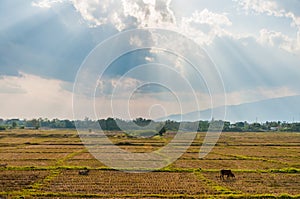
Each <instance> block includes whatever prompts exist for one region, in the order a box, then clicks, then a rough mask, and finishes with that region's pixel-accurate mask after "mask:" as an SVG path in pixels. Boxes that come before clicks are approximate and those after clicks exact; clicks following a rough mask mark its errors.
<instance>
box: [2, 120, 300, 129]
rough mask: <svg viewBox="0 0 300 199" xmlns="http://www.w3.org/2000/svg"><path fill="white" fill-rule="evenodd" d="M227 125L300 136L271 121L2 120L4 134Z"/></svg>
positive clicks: (296, 124) (286, 125) (296, 125)
mask: <svg viewBox="0 0 300 199" xmlns="http://www.w3.org/2000/svg"><path fill="white" fill-rule="evenodd" d="M214 125H215V126H217V125H223V128H222V129H223V132H263V131H281V132H300V123H299V122H293V123H288V122H282V121H267V122H264V123H258V122H254V123H249V122H247V121H243V122H236V123H231V122H228V121H221V120H213V119H212V120H211V121H196V122H177V121H171V120H167V121H154V120H150V119H144V118H136V119H134V120H130V121H127V120H121V119H117V118H107V119H100V120H91V119H89V118H85V119H84V120H68V119H64V120H60V119H51V120H50V119H47V118H39V119H30V120H26V119H23V120H22V119H7V120H4V119H0V130H6V129H16V128H19V129H40V128H42V129H75V128H76V127H77V128H85V127H89V128H91V129H97V128H99V126H100V127H101V129H102V130H104V131H121V130H143V129H153V130H157V131H161V130H163V131H178V130H183V131H194V130H195V129H196V130H197V131H198V132H207V131H208V129H209V127H211V126H214Z"/></svg>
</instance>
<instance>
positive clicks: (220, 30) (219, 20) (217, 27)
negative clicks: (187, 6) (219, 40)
mask: <svg viewBox="0 0 300 199" xmlns="http://www.w3.org/2000/svg"><path fill="white" fill-rule="evenodd" d="M203 24H204V25H208V26H209V27H208V29H209V30H208V31H207V32H208V33H207V32H205V31H204V30H203V29H202V28H201V27H199V25H203ZM231 25H232V22H231V21H230V20H229V19H228V17H227V16H226V14H225V13H222V14H219V13H214V12H211V11H209V10H207V9H204V10H202V11H199V10H196V11H195V12H194V13H193V14H192V16H191V17H183V18H182V21H181V24H180V27H179V31H180V32H182V33H183V34H185V35H187V36H188V37H190V38H193V39H194V40H195V41H196V42H198V43H200V44H203V43H204V44H210V43H211V42H212V41H213V39H214V38H215V37H216V36H222V35H231V34H230V33H229V32H227V31H226V30H225V29H224V27H226V26H231Z"/></svg>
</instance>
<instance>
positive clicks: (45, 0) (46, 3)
mask: <svg viewBox="0 0 300 199" xmlns="http://www.w3.org/2000/svg"><path fill="white" fill-rule="evenodd" d="M63 1H64V0H40V1H37V2H36V1H33V2H32V3H31V5H32V6H34V7H40V8H51V7H52V6H53V4H56V3H62V2H63Z"/></svg>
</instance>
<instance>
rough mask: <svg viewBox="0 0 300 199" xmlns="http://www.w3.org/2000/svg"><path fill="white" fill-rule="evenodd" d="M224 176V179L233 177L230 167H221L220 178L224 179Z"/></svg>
mask: <svg viewBox="0 0 300 199" xmlns="http://www.w3.org/2000/svg"><path fill="white" fill-rule="evenodd" d="M224 176H226V179H228V178H235V175H234V174H233V173H232V171H231V170H230V169H227V170H226V169H222V170H221V171H220V179H222V180H224Z"/></svg>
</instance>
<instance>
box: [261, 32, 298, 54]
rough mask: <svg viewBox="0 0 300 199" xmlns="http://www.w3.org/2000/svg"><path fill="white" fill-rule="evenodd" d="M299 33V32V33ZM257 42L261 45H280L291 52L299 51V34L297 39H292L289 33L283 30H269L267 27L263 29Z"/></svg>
mask: <svg viewBox="0 0 300 199" xmlns="http://www.w3.org/2000/svg"><path fill="white" fill-rule="evenodd" d="M298 34H299V33H298ZM257 42H258V43H260V44H261V45H269V46H271V47H279V48H281V49H283V50H286V51H288V52H291V53H295V52H299V51H300V45H299V35H298V41H297V39H291V38H290V37H288V36H287V35H284V34H283V33H281V32H276V31H269V30H267V29H262V30H261V31H260V35H259V37H258V38H257Z"/></svg>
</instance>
